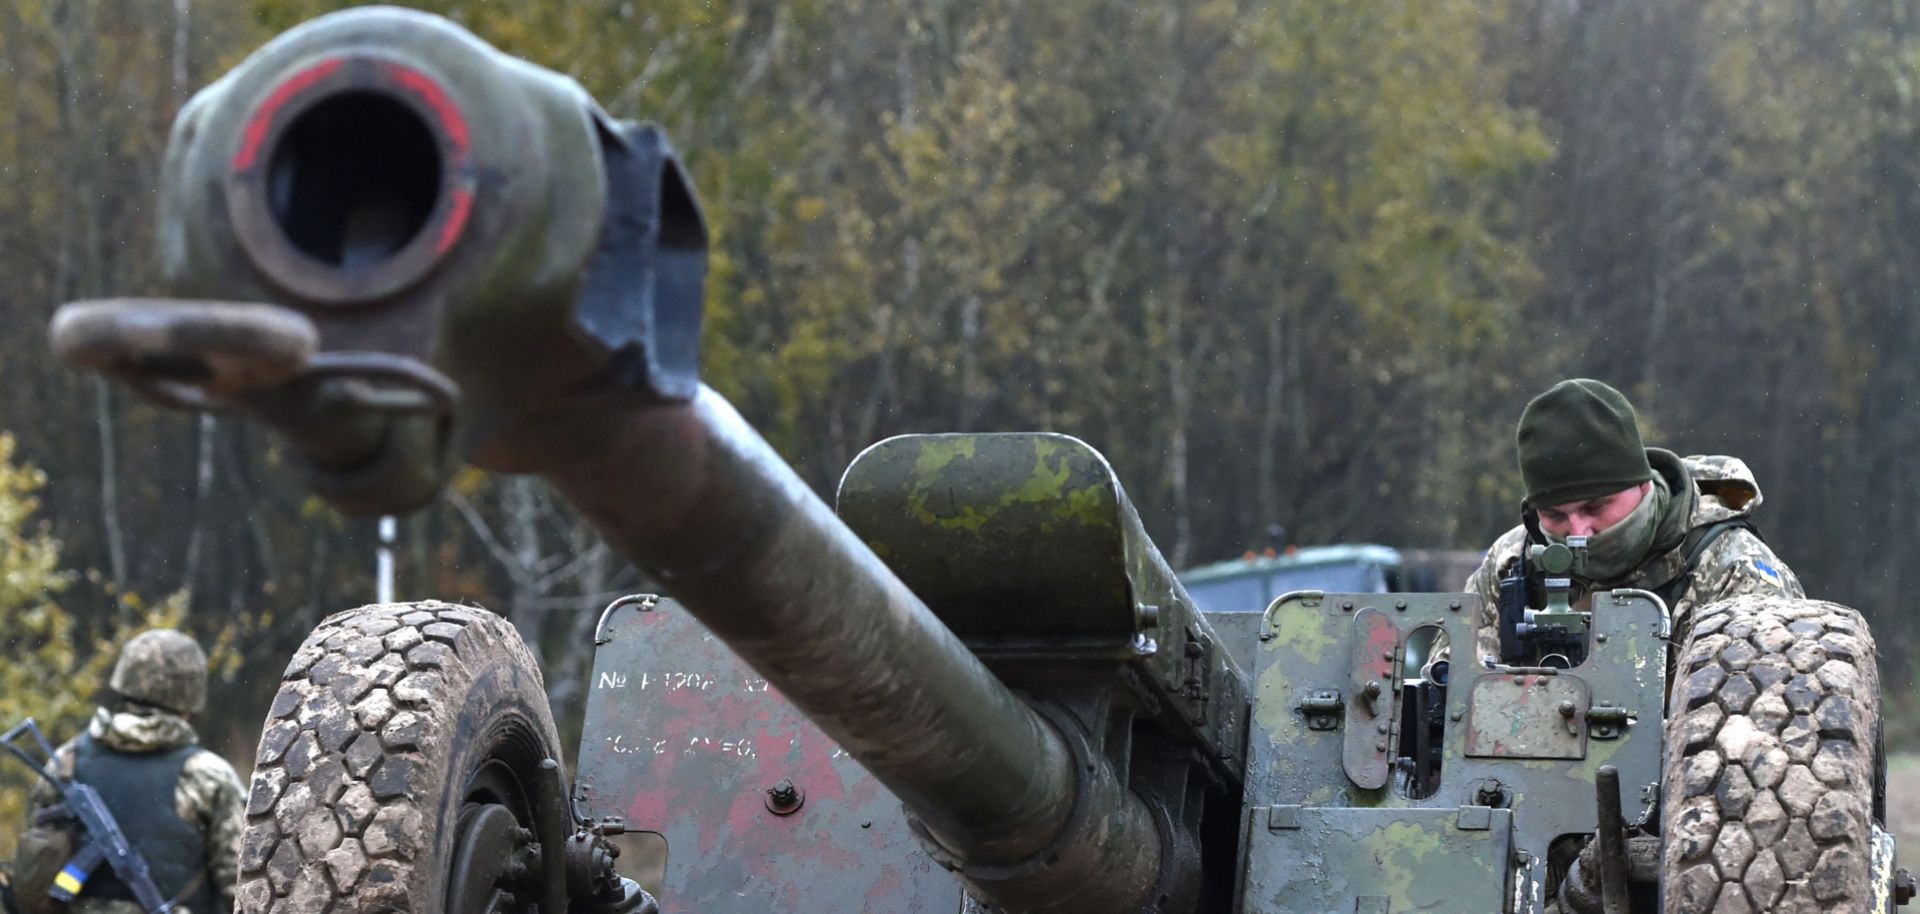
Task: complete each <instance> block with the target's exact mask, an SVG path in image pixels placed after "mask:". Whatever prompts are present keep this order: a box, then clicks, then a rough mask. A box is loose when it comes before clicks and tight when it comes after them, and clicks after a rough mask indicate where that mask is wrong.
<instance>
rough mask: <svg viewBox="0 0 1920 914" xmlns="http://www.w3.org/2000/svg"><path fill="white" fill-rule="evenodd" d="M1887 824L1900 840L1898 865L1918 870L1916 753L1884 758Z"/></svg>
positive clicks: (1919, 759) (1919, 764)
mask: <svg viewBox="0 0 1920 914" xmlns="http://www.w3.org/2000/svg"><path fill="white" fill-rule="evenodd" d="M1887 824H1888V827H1889V828H1891V829H1893V833H1894V834H1896V835H1898V836H1899V837H1900V865H1901V866H1906V867H1914V868H1920V753H1903V754H1899V755H1895V756H1893V757H1892V758H1889V759H1887Z"/></svg>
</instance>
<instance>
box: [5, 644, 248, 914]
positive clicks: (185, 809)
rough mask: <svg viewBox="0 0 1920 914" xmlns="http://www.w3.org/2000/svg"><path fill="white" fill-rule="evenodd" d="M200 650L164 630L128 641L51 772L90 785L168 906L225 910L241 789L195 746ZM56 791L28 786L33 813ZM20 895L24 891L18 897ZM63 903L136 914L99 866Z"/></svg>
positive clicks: (197, 912)
mask: <svg viewBox="0 0 1920 914" xmlns="http://www.w3.org/2000/svg"><path fill="white" fill-rule="evenodd" d="M206 704H207V655H206V654H205V653H204V652H202V651H201V649H200V645H198V644H196V643H195V642H194V640H193V639H192V638H190V637H188V636H187V635H184V634H182V633H180V632H177V631H173V630H171V629H156V630H153V631H149V632H145V633H142V634H141V635H139V636H138V637H136V638H134V639H133V640H132V641H130V642H128V643H127V646H126V647H125V648H123V649H122V650H121V652H120V658H119V661H118V662H117V663H116V664H115V665H114V668H113V675H112V677H111V679H110V680H109V682H108V695H107V699H106V701H104V702H103V703H102V704H101V707H100V708H99V710H97V711H96V712H95V713H94V716H93V720H92V722H91V723H90V724H89V725H88V727H87V732H86V733H84V734H82V735H80V736H78V737H75V738H74V739H72V740H69V741H68V742H67V743H66V744H64V745H62V746H61V747H60V748H59V749H58V750H56V751H55V753H54V759H53V762H52V765H51V767H52V768H54V769H55V772H54V773H55V774H57V775H59V776H61V777H66V778H71V779H73V780H77V781H79V782H81V783H85V784H88V785H91V786H92V787H93V788H94V789H95V790H97V791H99V793H100V795H101V797H102V799H103V800H105V802H106V805H107V807H108V808H109V809H110V810H111V811H112V814H113V817H114V819H115V820H116V821H117V822H118V823H119V825H120V829H121V831H122V832H124V833H125V834H126V836H127V838H128V840H129V841H130V842H131V843H132V844H133V846H134V849H135V850H137V851H138V852H139V853H140V855H141V856H142V857H144V858H145V859H146V861H147V865H148V867H149V870H150V873H151V875H152V878H153V882H154V884H155V886H157V887H158V889H159V890H160V893H161V894H162V895H163V896H165V897H167V898H169V899H172V900H173V901H174V904H175V907H174V910H175V911H186V912H192V914H206V912H213V911H231V910H232V909H233V902H234V887H235V884H236V877H237V870H238V867H239V856H238V855H239V843H240V833H241V831H242V829H243V828H244V827H245V824H246V822H245V812H246V789H245V787H244V785H242V783H241V781H240V776H239V775H238V774H237V773H235V772H234V770H233V766H231V765H229V764H227V762H226V760H225V759H223V758H221V757H220V756H219V755H217V754H215V753H213V752H211V751H209V750H207V749H204V748H202V747H201V746H200V740H199V736H198V735H197V734H196V733H195V732H194V729H193V724H192V722H191V721H192V717H193V715H195V714H199V713H200V712H202V711H204V710H205V709H206ZM58 799H59V798H58V797H57V796H56V795H55V793H54V791H53V789H52V788H51V787H50V786H48V784H47V783H46V782H44V781H42V782H40V784H39V785H38V786H36V787H35V789H34V793H33V797H32V803H31V808H32V811H33V812H34V813H36V814H37V813H39V812H41V811H42V810H46V809H50V808H52V807H53V806H54V805H55V804H56V803H57V802H58ZM19 901H21V902H25V901H26V899H24V898H22V899H19ZM70 910H72V911H75V912H80V914H144V912H143V911H142V908H141V906H140V905H139V904H138V903H137V902H136V901H135V900H134V895H133V892H132V890H131V889H130V888H129V887H128V886H126V885H125V884H124V883H122V882H121V881H120V880H119V879H118V878H116V877H115V876H114V874H113V873H112V872H111V871H110V870H109V869H108V868H106V867H101V868H100V871H99V872H98V873H96V874H95V875H94V876H93V877H92V878H91V879H89V880H88V881H87V883H86V885H85V888H84V889H83V890H82V891H81V892H80V894H79V895H78V896H77V897H76V898H75V899H74V902H73V903H72V906H71V908H70Z"/></svg>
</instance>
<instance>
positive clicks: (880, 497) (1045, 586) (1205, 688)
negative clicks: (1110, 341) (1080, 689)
mask: <svg viewBox="0 0 1920 914" xmlns="http://www.w3.org/2000/svg"><path fill="white" fill-rule="evenodd" d="M837 509H838V511H839V513H840V517H841V519H842V520H844V521H846V523H847V525H848V526H849V527H852V528H853V530H854V532H855V533H856V534H857V535H859V536H860V538H861V539H862V540H864V541H865V542H866V543H867V545H868V546H870V547H871V548H872V549H873V551H874V553H875V554H877V555H879V556H880V558H881V559H882V560H884V561H885V562H886V563H887V565H888V567H889V568H891V569H892V570H893V572H894V573H895V574H897V575H899V576H900V579H901V581H903V582H904V583H905V584H906V585H907V586H908V588H910V589H911V590H912V591H913V592H914V594H915V595H917V596H919V597H920V598H921V599H922V600H924V601H926V603H927V606H928V607H929V608H931V609H932V610H933V611H934V613H935V614H936V615H938V616H939V617H940V620H941V621H942V622H944V623H946V625H947V627H949V628H951V629H952V630H953V631H954V633H955V634H956V635H959V636H960V639H961V640H962V641H964V642H965V643H966V645H967V647H969V648H970V649H972V650H973V652H974V653H975V654H977V655H979V656H980V657H981V659H982V660H984V661H986V663H987V665H988V667H989V668H991V669H994V670H995V672H997V673H1000V674H1001V675H1002V676H1003V677H1006V676H1009V675H1010V672H1011V671H1010V670H1009V668H1010V667H1014V666H1025V667H1029V668H1031V667H1033V666H1035V665H1038V664H1048V663H1055V662H1060V661H1066V662H1070V663H1072V662H1080V661H1090V660H1092V661H1107V660H1118V661H1121V662H1122V665H1121V666H1120V667H1118V669H1119V670H1121V672H1120V674H1119V675H1121V676H1123V677H1125V678H1127V681H1128V683H1129V686H1130V687H1131V688H1133V689H1136V690H1138V691H1141V692H1144V693H1146V694H1147V696H1148V703H1149V705H1150V707H1149V709H1148V711H1147V713H1146V714H1145V716H1148V717H1157V718H1158V720H1159V721H1160V724H1161V726H1163V727H1164V728H1166V729H1167V730H1169V731H1170V732H1176V733H1182V734H1185V736H1186V738H1189V739H1192V740H1194V741H1196V742H1198V743H1199V744H1200V745H1201V746H1202V747H1204V750H1205V753H1206V755H1207V756H1208V757H1209V758H1210V759H1212V760H1214V761H1215V762H1216V763H1218V764H1220V766H1221V773H1222V774H1223V775H1225V776H1227V777H1229V778H1232V779H1236V780H1237V779H1238V778H1239V776H1240V769H1241V767H1242V759H1241V753H1240V751H1239V749H1240V746H1241V745H1242V744H1243V742H1244V740H1245V734H1246V720H1245V714H1244V709H1245V708H1246V707H1247V698H1246V691H1245V682H1246V679H1245V676H1244V674H1243V672H1242V671H1241V668H1240V665H1239V663H1238V662H1237V661H1236V660H1235V659H1234V656H1233V651H1232V650H1230V649H1228V648H1226V647H1224V646H1223V645H1222V644H1221V642H1220V639H1219V637H1218V635H1216V634H1215V632H1214V631H1213V629H1212V627H1211V626H1210V625H1209V624H1208V623H1207V620H1206V618H1205V616H1203V615H1202V614H1201V613H1200V612H1199V610H1198V607H1196V606H1195V605H1194V603H1193V601H1192V599H1191V598H1189V597H1188V596H1187V593H1186V590H1185V588H1183V587H1181V585H1180V582H1179V580H1178V578H1176V577H1175V576H1174V574H1173V570H1172V568H1171V567H1169V566H1168V565H1167V561H1166V559H1165V558H1163V557H1162V556H1161V554H1160V550H1159V549H1158V548H1156V547H1155V546H1154V544H1153V541H1152V540H1151V539H1149V538H1148V537H1147V533H1146V529H1145V527H1144V526H1143V525H1142V524H1141V522H1140V515H1139V514H1138V512H1136V511H1135V510H1134V507H1133V504H1132V502H1130V501H1129V500H1128V499H1127V496H1126V493H1125V492H1124V491H1122V490H1121V487H1120V482H1119V479H1118V477H1117V476H1116V474H1115V473H1114V472H1113V468H1112V467H1111V466H1109V465H1108V464H1107V461H1106V458H1104V457H1102V456H1101V455H1100V453H1099V452H1098V451H1096V450H1094V449H1093V448H1092V447H1090V446H1089V445H1087V444H1086V443H1085V442H1083V441H1080V440H1079V439H1077V438H1072V437H1069V436H1067V435H1059V434H1048V433H1017V434H982V435H957V434H955V435H902V436H899V437H895V438H889V439H887V440H885V441H882V442H880V443H878V444H875V445H873V446H872V447H870V448H868V449H867V450H866V451H865V452H863V453H862V454H861V455H860V456H859V457H858V458H856V459H855V460H854V462H853V464H852V465H850V466H849V467H848V468H847V472H846V475H845V476H844V477H843V478H842V479H841V482H840V492H839V498H838V504H837ZM1015 675H1016V678H1017V674H1015Z"/></svg>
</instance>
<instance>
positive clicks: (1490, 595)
mask: <svg viewBox="0 0 1920 914" xmlns="http://www.w3.org/2000/svg"><path fill="white" fill-rule="evenodd" d="M1647 458H1648V460H1649V461H1650V462H1651V463H1652V464H1653V467H1654V470H1655V472H1658V473H1660V474H1661V476H1662V477H1663V478H1665V479H1666V481H1667V487H1668V490H1669V491H1671V492H1672V493H1674V497H1675V498H1676V499H1682V498H1684V499H1686V500H1688V501H1690V502H1692V507H1691V520H1690V521H1689V523H1688V525H1687V526H1688V530H1689V531H1690V532H1691V531H1693V530H1698V529H1700V528H1702V527H1708V526H1711V525H1713V524H1717V523H1720V522H1722V521H1728V520H1734V519H1737V518H1743V517H1746V516H1748V515H1749V514H1751V513H1752V512H1753V510H1754V509H1755V508H1758V507H1760V502H1761V496H1760V485H1759V483H1757V482H1755V481H1754V479H1753V472H1752V471H1751V470H1748V469H1747V465H1746V463H1745V462H1744V461H1741V460H1740V459H1739V458H1736V457H1700V456H1695V457H1686V458H1681V457H1676V456H1675V455H1673V454H1671V453H1669V452H1667V451H1662V450H1658V449H1655V448H1649V449H1648V450H1647ZM1526 538H1527V530H1526V527H1525V526H1518V527H1515V528H1513V529H1512V530H1509V531H1507V532H1506V533H1505V534H1504V535H1502V536H1501V537H1500V538H1499V539H1498V540H1495V541H1494V543H1493V545H1492V546H1491V547H1489V548H1488V549H1487V557H1486V559H1485V560H1483V561H1482V562H1481V564H1480V568H1479V570H1478V571H1475V572H1474V573H1473V575H1472V577H1469V578H1468V579H1467V585H1466V591H1467V592H1468V593H1473V594H1479V595H1480V626H1479V629H1478V631H1477V636H1476V638H1475V640H1476V642H1477V648H1478V653H1479V655H1480V657H1481V659H1483V660H1486V659H1492V658H1496V657H1498V656H1500V626H1499V605H1500V603H1499V599H1500V579H1501V578H1502V577H1505V576H1506V575H1507V574H1508V573H1510V572H1511V570H1512V568H1513V565H1514V563H1515V562H1518V561H1519V560H1520V550H1521V548H1522V547H1523V545H1524V544H1525V543H1526ZM1692 542H1693V540H1692V539H1691V538H1689V539H1687V540H1685V541H1683V542H1682V543H1681V544H1680V545H1678V546H1675V547H1673V548H1671V549H1668V550H1666V551H1664V552H1661V553H1659V554H1657V555H1654V556H1653V557H1651V558H1649V559H1648V560H1646V561H1645V562H1642V563H1641V564H1640V565H1639V567H1637V568H1635V569H1634V570H1633V571H1632V572H1630V573H1629V574H1627V576H1626V577H1624V578H1621V579H1620V580H1618V581H1607V582H1603V584H1602V586H1600V587H1597V588H1593V589H1597V590H1613V589H1616V588H1621V587H1633V588H1639V589H1641V590H1654V589H1657V588H1659V587H1661V586H1662V585H1665V584H1667V583H1668V582H1670V581H1673V580H1674V578H1675V576H1676V575H1678V574H1680V572H1681V571H1683V570H1684V569H1685V568H1686V563H1687V553H1688V552H1689V546H1690V545H1691V544H1692ZM1750 593H1751V594H1775V595H1783V596H1789V597H1804V596H1806V591H1804V590H1803V589H1801V587H1800V580H1799V578H1797V577H1795V576H1794V574H1793V570H1792V569H1790V568H1788V567H1787V564H1786V563H1785V562H1782V561H1780V559H1779V557H1777V556H1775V555H1774V554H1773V550H1772V549H1770V548H1768V547H1767V544H1766V543H1765V542H1763V541H1762V540H1761V539H1760V537H1758V536H1756V535H1754V533H1753V531H1751V530H1747V529H1743V528H1733V529H1730V530H1728V531H1727V532H1725V533H1723V534H1721V535H1720V536H1719V537H1717V538H1715V539H1714V540H1713V541H1712V542H1711V543H1710V544H1708V546H1707V548H1706V551H1704V552H1702V553H1701V554H1700V560H1699V563H1698V564H1697V565H1695V566H1694V570H1693V573H1692V574H1691V575H1690V576H1688V579H1687V580H1686V581H1685V582H1684V583H1683V584H1681V585H1679V587H1678V589H1677V590H1676V591H1675V592H1674V596H1673V600H1672V605H1671V606H1669V607H1668V610H1669V611H1670V612H1671V613H1672V615H1673V633H1674V634H1673V641H1674V643H1676V644H1679V643H1684V639H1685V637H1686V633H1687V631H1688V627H1689V626H1690V625H1691V623H1692V618H1693V610H1694V608H1695V607H1698V606H1702V605H1704V604H1707V603H1714V602H1717V601H1720V600H1725V599H1727V598H1729V597H1734V596H1738V595H1740V594H1750ZM1576 596H1577V598H1578V599H1577V602H1578V603H1585V602H1586V594H1585V593H1579V594H1577V595H1576Z"/></svg>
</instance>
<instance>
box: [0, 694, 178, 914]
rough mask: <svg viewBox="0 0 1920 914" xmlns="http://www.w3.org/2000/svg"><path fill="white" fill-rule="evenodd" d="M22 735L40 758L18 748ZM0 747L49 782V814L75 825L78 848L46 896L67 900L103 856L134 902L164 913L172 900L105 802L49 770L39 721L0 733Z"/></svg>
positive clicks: (154, 913) (150, 913) (49, 751)
mask: <svg viewBox="0 0 1920 914" xmlns="http://www.w3.org/2000/svg"><path fill="white" fill-rule="evenodd" d="M22 736H32V737H33V741H34V742H35V743H38V744H39V746H40V752H41V755H42V758H39V759H36V758H34V757H33V756H32V755H31V754H29V753H28V752H27V751H26V750H25V749H22V748H20V746H19V740H20V738H21V737H22ZM0 746H5V747H6V750H7V751H8V752H11V753H13V755H14V756H15V757H16V758H18V759H20V760H21V761H22V762H25V763H26V764H27V766H28V767H30V768H32V769H33V771H34V773H35V774H38V775H39V776H41V777H43V778H45V779H46V781H47V783H49V784H52V785H53V789H54V790H55V791H57V792H58V793H59V795H60V802H59V804H57V805H56V806H54V807H53V808H52V810H51V813H52V815H53V816H55V817H60V816H64V817H67V818H70V819H72V820H73V821H75V822H78V823H79V824H80V832H81V833H80V836H79V841H78V842H77V844H78V849H77V850H76V851H75V853H74V855H73V857H72V858H71V859H69V860H68V861H67V864H66V866H63V867H61V868H60V872H59V874H58V875H56V876H54V879H53V885H52V887H51V888H49V889H47V896H48V897H50V898H52V899H53V900H55V901H59V902H70V901H72V900H73V899H74V896H76V895H78V894H80V890H81V889H82V888H84V887H85V886H86V884H87V880H88V879H89V878H90V877H92V875H93V872H94V870H96V869H98V868H99V866H100V862H101V861H103V860H104V861H106V862H107V864H109V865H110V866H112V867H113V874H114V875H115V876H118V877H120V881H121V882H124V883H126V884H127V886H128V888H131V889H132V890H133V897H134V900H136V901H138V902H139V903H140V907H141V908H142V909H144V910H146V911H147V912H148V914H167V912H169V911H172V910H173V902H172V901H171V900H169V899H167V898H166V897H165V896H163V895H161V894H160V888H159V886H156V885H154V884H153V877H152V875H150V874H149V873H148V871H147V860H146V858H145V857H142V856H140V852H139V851H137V850H134V848H133V844H132V842H130V841H128V840H127V835H126V833H125V832H122V831H121V830H120V823H118V822H116V821H114V818H113V813H112V812H111V811H110V810H108V809H107V804H106V802H105V801H103V800H101V799H100V792H99V791H97V790H94V789H93V788H92V787H91V786H88V785H86V784H82V783H80V782H79V781H76V780H73V779H71V778H63V777H60V776H58V775H56V774H54V773H53V764H52V762H53V746H52V745H50V744H48V742H47V738H46V736H44V735H42V734H41V732H40V725H39V724H36V723H34V721H33V718H31V717H29V718H27V719H26V720H24V721H21V722H20V724H19V725H18V726H15V727H14V728H13V729H11V730H8V731H7V732H6V733H4V734H0Z"/></svg>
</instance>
